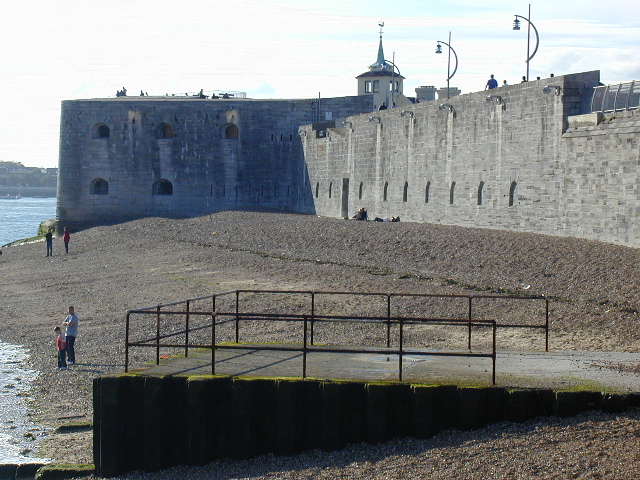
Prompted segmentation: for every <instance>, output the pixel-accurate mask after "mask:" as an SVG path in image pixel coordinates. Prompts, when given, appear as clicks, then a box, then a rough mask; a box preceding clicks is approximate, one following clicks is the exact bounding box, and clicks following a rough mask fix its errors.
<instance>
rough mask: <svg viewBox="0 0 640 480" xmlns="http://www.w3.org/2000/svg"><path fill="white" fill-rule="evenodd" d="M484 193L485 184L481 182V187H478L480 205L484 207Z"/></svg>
mask: <svg viewBox="0 0 640 480" xmlns="http://www.w3.org/2000/svg"><path fill="white" fill-rule="evenodd" d="M483 191H484V182H480V185H478V205H482V193H483Z"/></svg>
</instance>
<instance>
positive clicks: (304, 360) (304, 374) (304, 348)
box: [302, 316, 307, 378]
mask: <svg viewBox="0 0 640 480" xmlns="http://www.w3.org/2000/svg"><path fill="white" fill-rule="evenodd" d="M302 321H303V322H304V323H303V325H304V327H303V336H304V338H303V339H302V378H307V317H306V316H304V317H302Z"/></svg>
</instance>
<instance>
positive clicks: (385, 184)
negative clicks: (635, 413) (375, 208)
mask: <svg viewBox="0 0 640 480" xmlns="http://www.w3.org/2000/svg"><path fill="white" fill-rule="evenodd" d="M388 190H389V182H384V189H383V190H382V201H383V202H386V201H387V191H388Z"/></svg>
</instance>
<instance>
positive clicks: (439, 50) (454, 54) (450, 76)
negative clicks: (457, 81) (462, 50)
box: [436, 32, 458, 99]
mask: <svg viewBox="0 0 640 480" xmlns="http://www.w3.org/2000/svg"><path fill="white" fill-rule="evenodd" d="M441 43H444V44H445V45H446V46H447V47H449V59H448V61H447V99H449V80H451V79H452V78H453V76H454V75H455V74H456V71H457V70H458V55H457V54H456V51H455V50H454V49H453V48H452V47H451V32H449V43H447V42H443V41H442V40H438V44H437V45H436V53H442V46H441V45H440V44H441ZM451 52H453V56H454V57H455V59H456V66H455V68H454V69H453V73H451V74H450V72H451Z"/></svg>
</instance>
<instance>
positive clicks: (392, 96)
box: [385, 52, 402, 106]
mask: <svg viewBox="0 0 640 480" xmlns="http://www.w3.org/2000/svg"><path fill="white" fill-rule="evenodd" d="M395 60H396V52H393V61H389V60H385V63H388V64H389V65H391V105H392V106H393V104H394V98H395V96H394V93H395V88H396V85H395V83H396V82H395V74H396V72H398V82H400V77H401V76H402V75H400V69H399V68H398V66H397V65H396V64H395Z"/></svg>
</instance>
